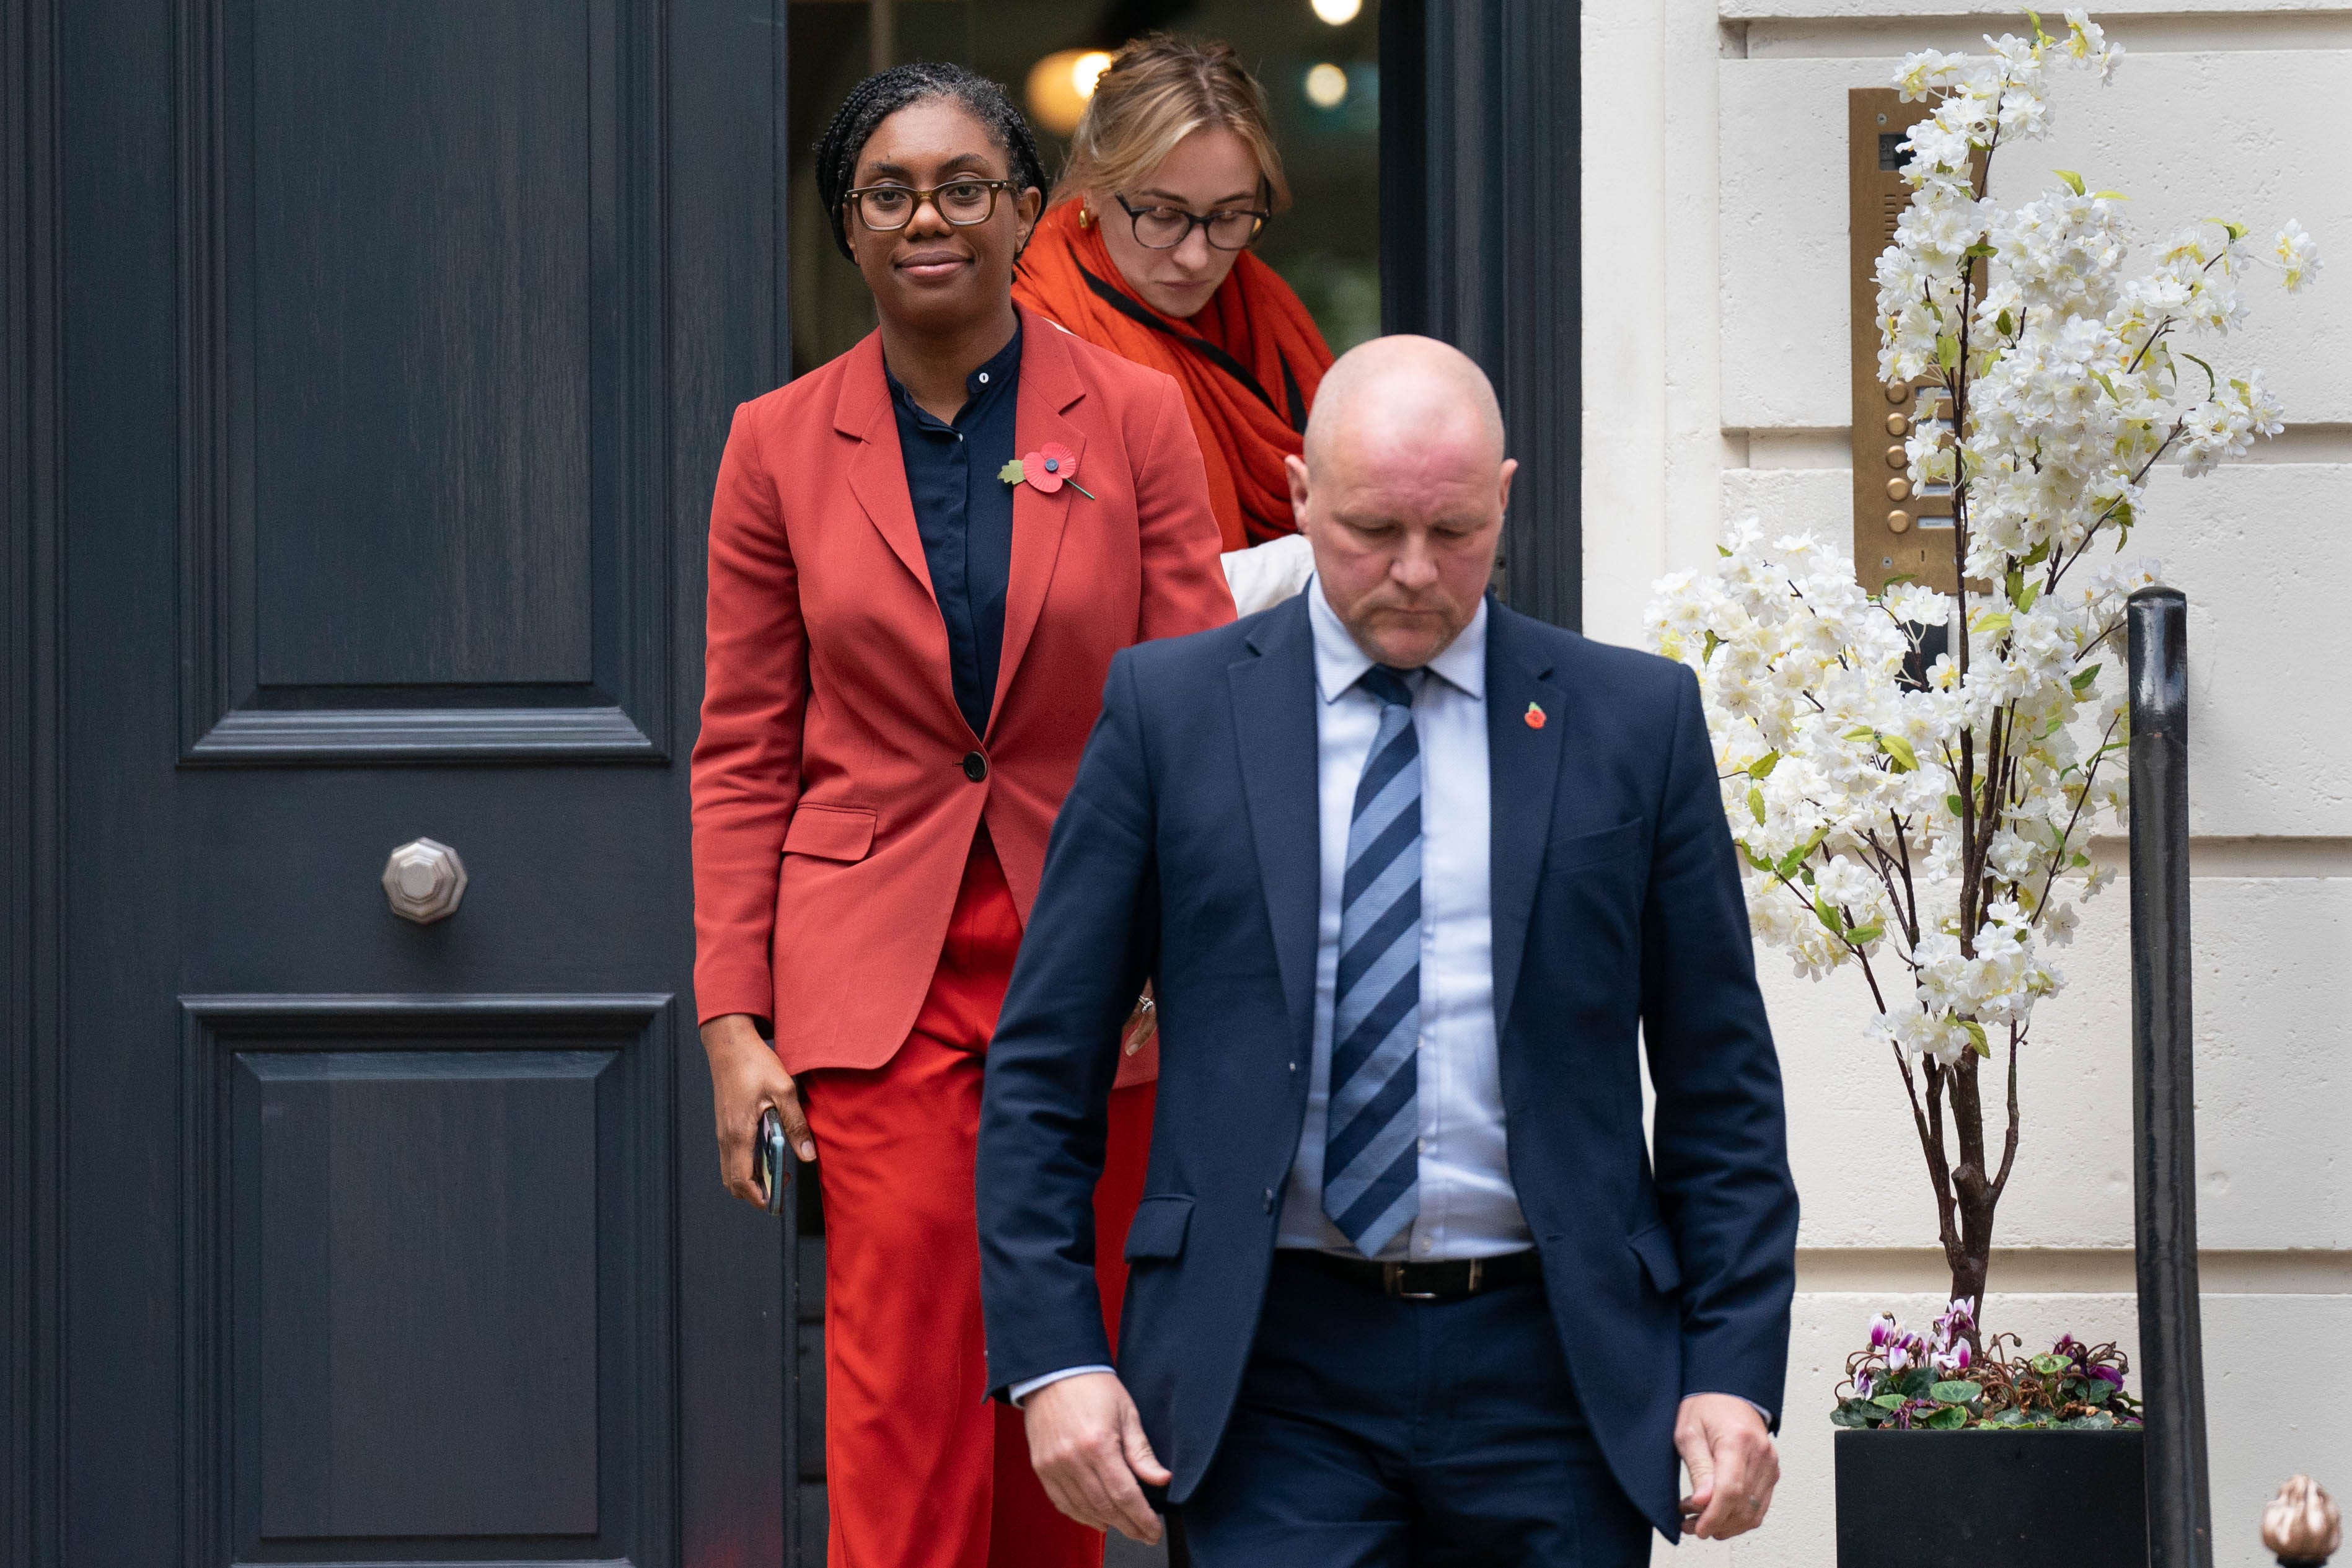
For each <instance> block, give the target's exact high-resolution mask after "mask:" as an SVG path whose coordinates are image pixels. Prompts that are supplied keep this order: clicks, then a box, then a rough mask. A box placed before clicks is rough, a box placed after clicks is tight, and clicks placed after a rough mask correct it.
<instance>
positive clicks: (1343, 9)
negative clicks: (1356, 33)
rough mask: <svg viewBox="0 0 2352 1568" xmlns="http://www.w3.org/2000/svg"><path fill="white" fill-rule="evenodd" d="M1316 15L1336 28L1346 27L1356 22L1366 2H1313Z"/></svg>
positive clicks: (1326, 0)
mask: <svg viewBox="0 0 2352 1568" xmlns="http://www.w3.org/2000/svg"><path fill="white" fill-rule="evenodd" d="M1312 4H1313V5H1314V6H1315V14H1316V15H1317V16H1320V17H1322V18H1323V19H1324V20H1325V21H1327V22H1328V23H1330V24H1331V25H1332V26H1335V27H1344V26H1347V25H1348V24H1349V23H1350V22H1352V21H1354V20H1355V19H1356V17H1357V16H1358V14H1359V13H1360V12H1361V11H1362V10H1363V8H1364V0H1312Z"/></svg>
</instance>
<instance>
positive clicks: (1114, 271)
mask: <svg viewBox="0 0 2352 1568" xmlns="http://www.w3.org/2000/svg"><path fill="white" fill-rule="evenodd" d="M1078 208H1079V204H1078V203H1076V202H1064V203H1063V204H1062V205H1059V206H1057V207H1055V208H1054V209H1053V210H1052V211H1051V212H1049V213H1047V214H1046V215H1045V217H1044V218H1042V219H1040V220H1039V222H1038V225H1037V231H1036V233H1035V235H1034V236H1033V237H1031V239H1030V241H1029V248H1028V249H1027V250H1025V251H1024V252H1023V253H1022V256H1021V265H1020V268H1019V269H1018V270H1017V271H1016V272H1015V273H1014V274H1013V298H1014V299H1016V300H1020V301H1021V302H1022V303H1023V304H1024V305H1026V306H1028V307H1029V308H1030V309H1031V310H1035V311H1037V312H1039V313H1040V314H1042V315H1045V316H1046V317H1049V318H1051V319H1052V320H1053V321H1057V322H1059V323H1060V324H1061V325H1063V326H1065V327H1067V328H1068V329H1069V330H1070V331H1073V332H1075V333H1076V334H1077V335H1078V336H1079V337H1082V338H1084V339H1086V340H1087V342H1090V343H1096V344H1098V345H1100V346H1101V347H1103V348H1107V349H1108V350H1110V351H1111V352H1112V353H1116V354H1118V355H1119V356H1121V357H1122V358H1125V359H1130V360H1133V361H1135V362H1136V363H1138V364H1148V365H1150V367H1151V368H1152V369H1154V370H1160V371H1165V372H1167V373H1168V374H1170V375H1172V376H1174V377H1175V378H1176V384H1178V385H1179V386H1181V387H1182V388H1183V389H1184V406H1185V408H1186V410H1187V411H1188V412H1190V413H1191V415H1192V432H1193V434H1194V435H1196V436H1198V437H1200V441H1201V456H1202V458H1204V459H1206V461H1207V463H1208V468H1209V506H1210V508H1211V510H1213V511H1214V512H1215V513H1216V514H1217V526H1218V528H1219V529H1220V530H1221V531H1223V534H1224V540H1225V548H1226V549H1227V550H1240V549H1243V548H1244V547H1245V546H1248V545H1252V544H1263V543H1265V542H1266V541H1268V540H1270V539H1278V538H1280V537H1281V536H1282V535H1284V534H1286V533H1290V532H1294V531H1296V525H1295V524H1294V523H1293V521H1292V520H1291V515H1290V481H1289V479H1287V478H1286V477H1285V475H1284V473H1283V468H1282V459H1283V458H1286V457H1287V456H1289V455H1291V454H1292V453H1295V452H1297V450H1298V449H1299V438H1300V434H1301V432H1303V431H1304V430H1305V429H1306V428H1307V409H1308V408H1309V407H1310V406H1312V405H1313V404H1314V401H1315V389H1316V388H1317V387H1318V386H1319V385H1321V384H1322V382H1323V373H1324V372H1325V371H1326V370H1328V369H1329V368H1330V364H1331V350H1330V348H1329V347H1328V345H1327V344H1326V343H1325V342H1323V334H1322V333H1321V332H1319V331H1317V330H1316V328H1315V319H1314V318H1313V317H1312V316H1309V315H1308V314H1307V307H1306V306H1304V305H1302V304H1300V303H1299V302H1298V296H1297V295H1296V294H1294V293H1292V292H1291V290H1290V285H1288V284H1287V283H1285V282H1284V281H1283V280H1282V279H1280V278H1279V277H1277V276H1276V273H1275V270H1274V268H1271V267H1268V266H1267V265H1266V264H1265V262H1263V261H1260V260H1259V259H1258V258H1256V257H1255V256H1253V255H1251V254H1250V253H1249V252H1247V251H1244V252H1242V253H1241V254H1240V255H1239V256H1236V257H1235V258H1234V269H1233V271H1232V272H1231V273H1230V274H1228V275H1227V276H1226V279H1225V280H1224V281H1223V283H1221V284H1219V285H1218V286H1217V291H1216V292H1215V293H1214V294H1212V295H1211V296H1210V297H1209V302H1208V304H1206V305H1204V306H1202V309H1201V313H1200V314H1199V315H1197V316H1194V317H1193V318H1192V320H1191V321H1184V320H1182V319H1181V318H1179V317H1175V316H1163V315H1161V314H1160V312H1159V311H1157V310H1153V309H1152V308H1151V307H1150V306H1149V305H1147V304H1145V303H1144V302H1143V301H1142V300H1139V299H1138V298H1136V295H1135V292H1134V290H1133V289H1129V287H1128V285H1127V280H1126V279H1123V278H1122V277H1120V276H1119V271H1118V264H1117V263H1115V262H1113V261H1112V260H1111V258H1110V251H1109V249H1108V247H1105V246H1104V244H1103V239H1102V230H1101V229H1100V228H1099V227H1098V226H1097V227H1088V228H1081V227H1080V226H1078Z"/></svg>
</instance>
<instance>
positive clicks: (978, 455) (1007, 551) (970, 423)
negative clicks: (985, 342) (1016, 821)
mask: <svg viewBox="0 0 2352 1568" xmlns="http://www.w3.org/2000/svg"><path fill="white" fill-rule="evenodd" d="M883 374H885V375H886V376H888V378H889V382H890V403H891V406H892V407H893V408H894V409H896V410H897V412H898V449H899V451H900V452H901V453H903V454H904V455H905V458H906V463H907V498H908V500H911V501H912V502H914V506H915V528H916V531H918V532H919V533H920V534H921V535H922V536H923V558H924V560H925V561H926V562H927V563H929V566H930V570H931V592H932V593H933V594H934V595H936V596H937V597H938V599H939V602H940V619H941V620H943V621H945V622H946V623H947V627H948V663H949V667H950V674H951V675H952V676H953V677H954V680H955V699H956V706H957V707H958V708H960V709H961V710H963V717H964V722H965V723H967V724H970V725H971V732H972V733H973V734H974V735H982V734H985V733H987V731H988V713H989V710H990V708H991V707H992V705H993V704H994V703H995V700H996V667H997V661H998V660H999V658H1001V657H1002V656H1003V652H1004V590H1005V584H1006V582H1007V581H1008V580H1009V579H1010V578H1011V576H1012V574H1013V487H1012V486H1011V485H1008V484H1006V483H1005V482H1004V481H1003V479H998V478H997V477H996V476H997V470H999V469H1001V468H1003V467H1004V465H1005V464H1007V463H1009V462H1011V461H1012V460H1013V458H1014V457H1015V456H1016V454H1015V453H1014V452H1013V413H1014V408H1015V405H1017V403H1018V401H1019V399H1018V395H1017V388H1018V384H1019V383H1020V380H1021V329H1020V328H1019V327H1018V326H1017V325H1016V326H1015V327H1014V328H1013V341H1012V342H1009V343H1007V344H1005V345H1004V347H1003V348H1002V349H1000V350H999V351H997V354H996V357H995V358H994V359H992V360H990V361H989V362H988V363H986V364H984V365H982V366H981V367H980V368H979V369H978V370H976V371H973V372H972V373H971V375H969V376H967V377H966V378H965V379H964V394H965V397H964V405H963V407H962V408H961V409H959V410H958V411H957V413H956V416H955V423H954V424H952V425H943V424H941V423H940V421H939V420H938V419H937V418H935V417H934V416H932V415H930V414H929V412H927V411H926V410H925V409H924V408H923V407H922V405H919V404H918V403H917V402H916V401H915V399H914V396H913V395H912V394H910V393H908V390H907V389H906V388H905V387H903V386H901V385H899V384H898V377H897V376H895V375H890V374H889V372H888V370H887V368H886V369H885V370H884V372H883Z"/></svg>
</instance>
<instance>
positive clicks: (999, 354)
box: [882, 318, 1021, 430]
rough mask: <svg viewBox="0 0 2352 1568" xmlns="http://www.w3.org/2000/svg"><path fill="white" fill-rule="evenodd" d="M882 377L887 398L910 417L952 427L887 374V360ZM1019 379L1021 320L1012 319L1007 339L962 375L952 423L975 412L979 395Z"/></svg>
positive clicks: (995, 391) (992, 392) (943, 427)
mask: <svg viewBox="0 0 2352 1568" xmlns="http://www.w3.org/2000/svg"><path fill="white" fill-rule="evenodd" d="M882 379H883V380H884V381H886V382H887V383H889V385H890V397H891V400H892V401H893V402H895V403H897V404H898V406H899V407H900V408H901V409H903V410H905V411H906V412H907V413H908V414H910V415H912V416H914V417H915V419H916V421H917V423H919V424H920V425H923V426H927V427H929V426H936V427H937V428H939V429H941V430H946V429H950V428H952V427H953V426H950V425H945V424H941V423H940V421H939V420H938V419H936V418H934V417H933V416H932V415H931V412H930V411H929V409H927V408H925V407H924V406H923V405H921V404H919V403H917V402H916V401H915V395H914V394H913V393H911V392H908V390H907V388H906V385H905V384H903V383H901V382H900V381H899V379H898V377H897V376H896V375H893V374H891V373H890V365H889V363H888V362H887V360H886V361H885V362H883V365H882ZM1020 379H1021V322H1020V321H1019V320H1018V319H1017V318H1016V319H1015V320H1014V321H1013V337H1012V339H1011V341H1010V342H1006V344H1005V345H1004V346H1003V348H1001V349H999V350H997V351H996V353H995V354H994V355H993V356H992V358H991V359H990V360H989V362H988V363H986V364H984V365H982V366H981V367H980V368H979V369H978V370H975V371H973V372H972V373H971V374H970V375H968V376H965V377H964V378H963V406H962V407H961V408H960V409H958V410H957V411H956V416H955V424H956V425H961V424H962V423H964V421H965V420H966V419H967V418H969V417H970V416H972V415H974V414H977V413H978V412H979V411H980V407H981V403H982V399H983V398H986V397H988V396H990V395H1001V394H1003V392H1004V391H1005V390H1006V389H1007V388H1009V387H1011V386H1012V385H1013V384H1014V383H1015V382H1017V381H1019V380H1020Z"/></svg>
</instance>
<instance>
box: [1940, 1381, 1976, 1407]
mask: <svg viewBox="0 0 2352 1568" xmlns="http://www.w3.org/2000/svg"><path fill="white" fill-rule="evenodd" d="M1983 1393H1984V1384H1980V1383H1968V1382H1964V1381H1960V1380H1958V1379H1955V1380H1954V1381H1952V1382H1949V1383H1939V1384H1936V1386H1935V1387H1933V1388H1931V1389H1929V1390H1928V1391H1927V1397H1928V1398H1930V1399H1932V1400H1935V1401H1936V1402H1937V1404H1940V1405H1966V1404H1968V1403H1969V1401H1970V1400H1972V1399H1975V1398H1978V1397H1979V1396H1980V1395H1981V1394H1983Z"/></svg>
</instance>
